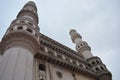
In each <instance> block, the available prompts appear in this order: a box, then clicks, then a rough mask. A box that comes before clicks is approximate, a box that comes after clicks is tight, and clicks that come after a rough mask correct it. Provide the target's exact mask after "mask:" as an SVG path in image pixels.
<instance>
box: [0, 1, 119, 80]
mask: <svg viewBox="0 0 120 80" xmlns="http://www.w3.org/2000/svg"><path fill="white" fill-rule="evenodd" d="M27 1H28V0H10V1H8V0H1V2H0V39H1V38H2V36H3V35H4V33H5V31H6V29H7V28H8V27H9V25H10V23H11V21H12V20H14V19H15V18H16V16H17V14H18V12H19V11H20V10H21V9H22V7H23V6H24V4H25V3H26V2H27ZM33 1H35V2H36V4H37V8H38V14H39V27H40V32H41V33H44V34H45V35H47V36H49V37H51V38H53V39H54V40H56V41H58V42H60V43H62V44H64V45H66V46H68V47H70V48H72V49H74V50H75V45H74V44H73V43H72V41H71V39H70V36H69V30H70V29H76V30H77V32H79V33H80V34H81V36H82V37H83V40H85V41H87V42H88V44H89V45H90V46H91V48H92V53H93V55H95V56H99V57H100V58H102V60H103V63H105V64H106V66H107V67H108V69H109V70H110V71H111V72H112V74H113V80H119V78H120V77H119V76H120V70H119V68H120V64H119V63H120V62H119V60H120V59H119V56H120V42H119V41H120V35H119V34H120V31H119V30H120V27H119V26H120V15H119V14H120V9H119V8H120V5H119V4H120V1H119V0H33Z"/></svg>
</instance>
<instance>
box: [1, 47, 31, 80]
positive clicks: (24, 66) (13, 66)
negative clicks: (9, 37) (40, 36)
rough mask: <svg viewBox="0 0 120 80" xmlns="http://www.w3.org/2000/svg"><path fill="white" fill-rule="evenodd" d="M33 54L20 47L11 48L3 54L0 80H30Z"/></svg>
mask: <svg viewBox="0 0 120 80" xmlns="http://www.w3.org/2000/svg"><path fill="white" fill-rule="evenodd" d="M32 70H33V54H32V53H31V52H30V51H29V50H27V49H25V48H22V47H12V48H10V49H8V50H6V51H5V52H4V55H3V58H2V62H1V67H0V80H32Z"/></svg>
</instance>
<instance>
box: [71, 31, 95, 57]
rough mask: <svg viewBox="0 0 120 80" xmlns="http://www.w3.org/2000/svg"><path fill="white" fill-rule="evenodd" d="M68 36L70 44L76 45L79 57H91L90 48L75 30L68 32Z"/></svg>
mask: <svg viewBox="0 0 120 80" xmlns="http://www.w3.org/2000/svg"><path fill="white" fill-rule="evenodd" d="M70 35H71V39H72V42H73V43H75V44H76V50H77V51H78V54H79V55H82V56H83V57H84V58H85V59H88V58H90V57H93V55H92V53H91V48H90V47H89V45H88V44H87V42H85V41H83V40H82V37H81V35H80V34H79V33H77V32H76V30H74V29H72V30H70Z"/></svg>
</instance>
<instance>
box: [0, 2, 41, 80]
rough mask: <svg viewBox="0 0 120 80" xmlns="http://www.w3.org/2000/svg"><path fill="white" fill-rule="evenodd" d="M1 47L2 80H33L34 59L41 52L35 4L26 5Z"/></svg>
mask: <svg viewBox="0 0 120 80" xmlns="http://www.w3.org/2000/svg"><path fill="white" fill-rule="evenodd" d="M0 47H1V48H2V49H1V51H2V53H3V58H2V62H1V65H0V80H32V74H33V59H34V55H35V54H36V53H37V51H38V50H39V27H38V14H37V8H36V5H35V3H34V2H32V1H30V2H28V3H26V4H25V6H24V7H23V8H22V10H21V11H20V12H19V13H18V15H17V18H16V19H15V20H14V21H12V23H11V24H10V27H9V28H8V30H7V32H6V34H5V35H4V37H3V39H2V41H1V45H0Z"/></svg>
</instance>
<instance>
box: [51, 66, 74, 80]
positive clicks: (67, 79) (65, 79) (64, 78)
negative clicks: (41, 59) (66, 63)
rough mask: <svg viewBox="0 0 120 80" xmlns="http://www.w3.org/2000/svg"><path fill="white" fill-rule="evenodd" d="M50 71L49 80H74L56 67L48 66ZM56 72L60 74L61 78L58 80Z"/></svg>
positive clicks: (69, 73) (69, 74)
mask: <svg viewBox="0 0 120 80" xmlns="http://www.w3.org/2000/svg"><path fill="white" fill-rule="evenodd" d="M50 71H51V80H74V78H73V76H72V73H71V72H69V71H66V70H64V69H62V68H59V67H57V66H53V65H50ZM57 71H59V72H61V73H62V78H59V77H58V76H57V74H56V72H57Z"/></svg>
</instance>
